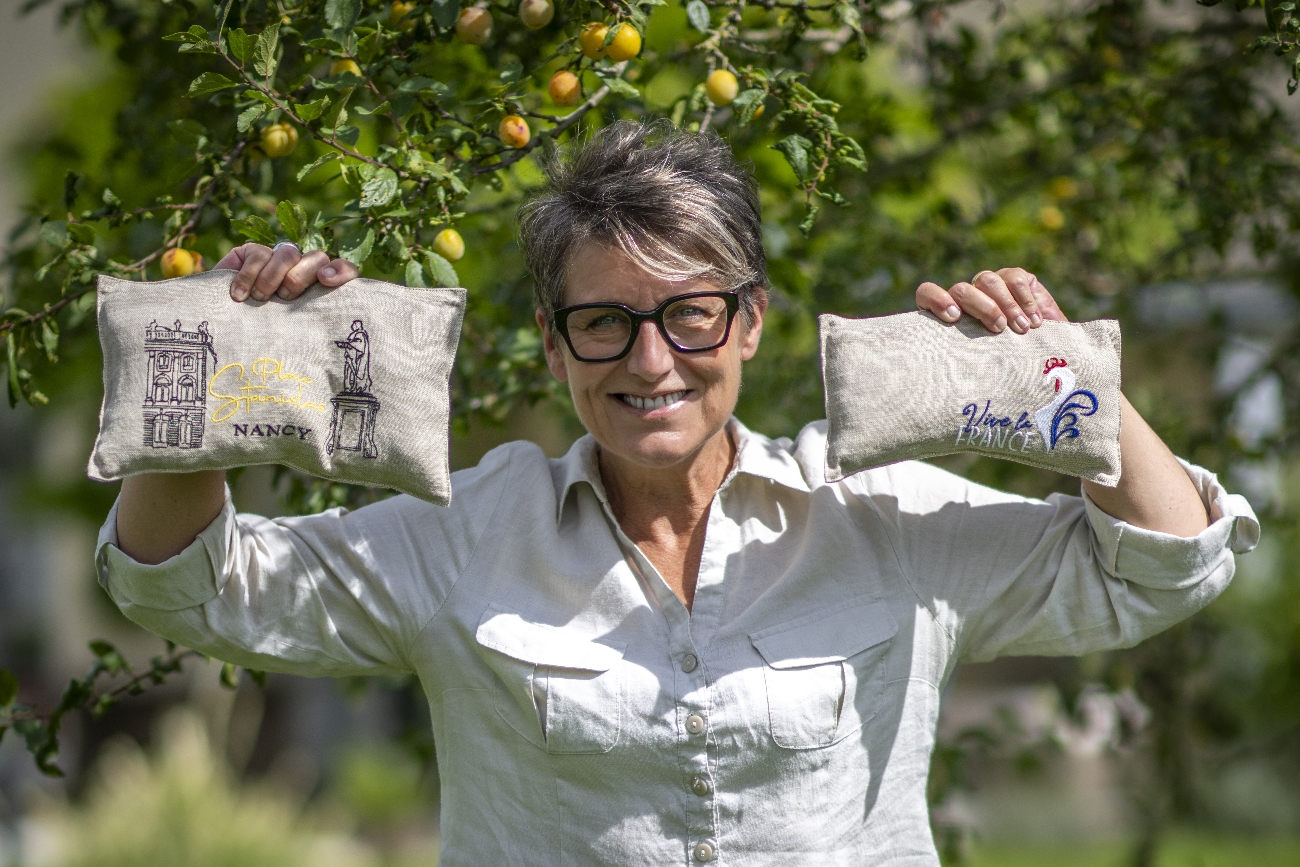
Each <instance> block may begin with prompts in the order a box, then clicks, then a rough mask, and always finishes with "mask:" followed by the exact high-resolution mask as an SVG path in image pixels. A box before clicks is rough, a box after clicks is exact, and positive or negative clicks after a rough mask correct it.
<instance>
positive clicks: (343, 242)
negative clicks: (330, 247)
mask: <svg viewBox="0 0 1300 867" xmlns="http://www.w3.org/2000/svg"><path fill="white" fill-rule="evenodd" d="M374 246H375V230H374V229H372V228H370V227H369V226H367V225H365V224H363V223H358V224H357V225H356V226H355V227H354V228H353V229H352V231H351V232H348V233H347V234H346V235H344V236H343V237H342V238H341V239H339V255H340V256H342V257H343V258H344V259H347V260H348V261H349V262H351V263H352V264H353V265H356V266H357V267H358V268H360V267H361V265H362V264H363V263H364V262H365V261H366V260H367V259H369V258H370V251H371V250H373V249H374Z"/></svg>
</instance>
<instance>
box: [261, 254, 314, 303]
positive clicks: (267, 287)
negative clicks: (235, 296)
mask: <svg viewBox="0 0 1300 867" xmlns="http://www.w3.org/2000/svg"><path fill="white" fill-rule="evenodd" d="M301 259H302V253H300V252H299V251H298V248H297V247H280V248H278V249H276V250H275V251H274V252H272V253H271V261H270V262H268V263H267V264H266V266H265V267H264V268H262V270H261V273H259V274H258V275H257V280H255V281H254V282H253V291H252V293H251V294H252V296H253V300H254V301H265V300H266V299H268V298H270V297H271V296H272V295H274V294H275V293H276V292H278V291H280V284H281V283H283V282H284V278H285V275H287V274H288V273H289V271H290V270H291V269H292V268H293V266H294V265H297V264H298V262H299V260H301Z"/></svg>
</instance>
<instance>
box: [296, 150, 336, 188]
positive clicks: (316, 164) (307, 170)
mask: <svg viewBox="0 0 1300 867" xmlns="http://www.w3.org/2000/svg"><path fill="white" fill-rule="evenodd" d="M342 156H343V155H342V154H340V153H339V152H338V151H330V152H329V153H327V154H323V155H321V156H319V157H317V158H316V159H315V161H313V162H312V163H311V165H307V166H303V167H302V168H301V169H299V171H298V180H299V181H301V180H302V179H303V178H305V177H307V176H308V175H309V174H311V173H312V172H314V171H316V170H317V169H318V168H320V167H321V166H323V165H325V164H326V163H329V162H333V161H334V160H337V159H340V158H341V157H342Z"/></svg>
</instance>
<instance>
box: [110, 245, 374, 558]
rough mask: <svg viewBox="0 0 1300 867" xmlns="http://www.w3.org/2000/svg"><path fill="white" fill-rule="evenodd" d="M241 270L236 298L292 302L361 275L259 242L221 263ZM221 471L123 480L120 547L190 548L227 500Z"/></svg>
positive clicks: (133, 551) (157, 552)
mask: <svg viewBox="0 0 1300 867" xmlns="http://www.w3.org/2000/svg"><path fill="white" fill-rule="evenodd" d="M217 267H218V268H229V269H231V270H234V271H238V272H239V273H238V275H236V277H235V280H234V282H233V283H232V284H231V287H230V297H231V298H232V299H233V300H234V301H245V300H248V299H249V298H251V299H252V300H254V301H265V300H266V299H268V298H270V297H272V296H278V297H280V298H282V299H285V300H292V299H294V298H297V297H298V296H299V295H301V294H302V293H303V292H304V291H305V290H306V289H307V287H309V286H311V285H312V284H314V283H320V284H321V285H322V286H325V287H326V288H331V289H332V288H334V287H336V286H341V285H343V284H344V283H346V282H347V281H349V280H351V279H352V278H354V277H356V276H358V271H357V268H356V266H355V265H353V264H352V263H351V262H349V261H347V260H346V259H334V260H332V261H331V259H330V257H329V256H327V255H326V254H325V253H322V252H320V251H319V250H317V251H314V252H310V253H306V254H304V253H301V252H299V251H298V249H297V248H296V247H288V246H286V247H280V248H279V249H276V250H272V249H271V248H269V247H265V246H263V245H261V244H244V245H242V246H239V247H236V248H235V249H233V250H231V251H230V252H229V253H227V254H226V255H225V257H223V258H222V260H221V261H220V262H218V263H217ZM225 486H226V474H225V472H224V471H223V470H210V471H205V472H198V473H145V474H142V475H138V476H131V477H129V478H127V479H124V480H123V481H122V493H121V496H120V498H119V500H118V506H117V545H118V547H119V548H120V549H121V550H122V551H123V552H124V553H125V554H127V555H128V556H129V557H131V558H132V559H134V560H136V561H137V562H139V563H146V564H150V565H152V564H156V563H162V562H163V561H164V560H167V559H169V558H171V557H174V556H176V555H177V554H179V553H180V552H181V551H184V550H185V549H186V548H188V547H189V546H190V544H191V543H192V542H193V541H194V539H195V538H196V537H197V536H198V535H199V533H200V532H202V530H203V528H204V527H206V526H208V525H209V524H211V523H212V521H213V519H215V518H216V517H217V515H218V514H219V513H220V512H221V507H222V505H223V504H224V503H225V498H226V494H225Z"/></svg>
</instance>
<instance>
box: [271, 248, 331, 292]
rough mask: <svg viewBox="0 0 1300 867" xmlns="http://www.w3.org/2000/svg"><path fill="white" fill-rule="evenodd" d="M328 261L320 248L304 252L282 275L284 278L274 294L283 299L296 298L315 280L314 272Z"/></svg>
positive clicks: (327, 257)
mask: <svg viewBox="0 0 1300 867" xmlns="http://www.w3.org/2000/svg"><path fill="white" fill-rule="evenodd" d="M329 261H330V257H329V256H328V255H326V254H325V252H324V251H322V250H313V251H312V252H310V253H304V254H303V256H302V258H301V259H299V260H298V264H297V265H294V266H293V267H292V268H290V269H289V273H288V274H286V275H284V280H282V281H281V282H280V289H279V291H277V292H276V293H275V294H276V295H277V296H279V297H280V298H283V299H284V300H285V301H292V300H293V299H295V298H297V297H298V296H299V295H301V294H302V293H303V292H305V291H306V289H307V287H308V286H311V285H312V284H313V283H315V282H316V274H317V273H318V272H319V271H320V270H321V268H324V267H325V266H326V265H328V264H329Z"/></svg>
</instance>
